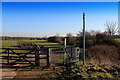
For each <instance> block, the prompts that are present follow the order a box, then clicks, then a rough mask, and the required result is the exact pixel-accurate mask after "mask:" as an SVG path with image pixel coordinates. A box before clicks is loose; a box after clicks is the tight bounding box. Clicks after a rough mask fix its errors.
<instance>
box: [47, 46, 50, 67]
mask: <svg viewBox="0 0 120 80" xmlns="http://www.w3.org/2000/svg"><path fill="white" fill-rule="evenodd" d="M50 53H51V50H50V48H48V51H47V66H50Z"/></svg>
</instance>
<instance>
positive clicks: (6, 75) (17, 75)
mask: <svg viewBox="0 0 120 80" xmlns="http://www.w3.org/2000/svg"><path fill="white" fill-rule="evenodd" d="M61 69H62V67H61V66H57V67H56V70H52V67H49V68H45V69H44V70H41V69H32V70H20V69H19V70H17V71H16V69H15V68H11V67H10V66H8V65H4V66H3V68H0V70H2V80H14V79H21V78H22V79H28V80H30V79H33V78H39V75H42V74H46V73H49V72H55V71H59V70H61Z"/></svg>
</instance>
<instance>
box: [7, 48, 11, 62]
mask: <svg viewBox="0 0 120 80" xmlns="http://www.w3.org/2000/svg"><path fill="white" fill-rule="evenodd" d="M9 56H10V55H9V49H8V60H7V64H9V63H10V62H9V58H10V57H9Z"/></svg>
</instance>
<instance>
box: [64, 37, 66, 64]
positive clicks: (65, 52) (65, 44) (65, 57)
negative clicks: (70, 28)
mask: <svg viewBox="0 0 120 80" xmlns="http://www.w3.org/2000/svg"><path fill="white" fill-rule="evenodd" d="M65 49H66V38H65V39H64V48H63V50H64V53H63V64H65V58H66V52H65Z"/></svg>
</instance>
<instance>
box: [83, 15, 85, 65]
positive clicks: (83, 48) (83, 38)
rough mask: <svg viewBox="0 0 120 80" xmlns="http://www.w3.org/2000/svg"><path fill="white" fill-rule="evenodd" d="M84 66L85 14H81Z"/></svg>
mask: <svg viewBox="0 0 120 80" xmlns="http://www.w3.org/2000/svg"><path fill="white" fill-rule="evenodd" d="M84 64H85V13H83V65H84Z"/></svg>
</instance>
